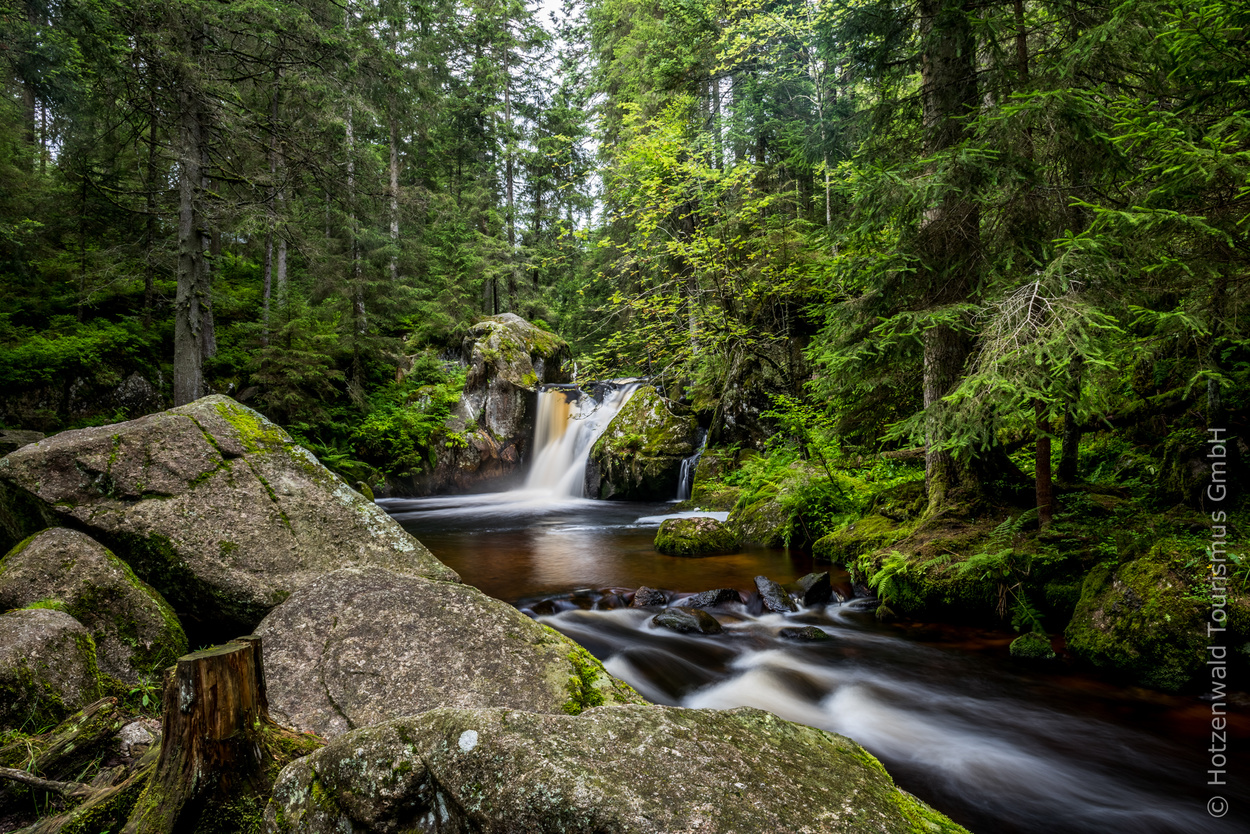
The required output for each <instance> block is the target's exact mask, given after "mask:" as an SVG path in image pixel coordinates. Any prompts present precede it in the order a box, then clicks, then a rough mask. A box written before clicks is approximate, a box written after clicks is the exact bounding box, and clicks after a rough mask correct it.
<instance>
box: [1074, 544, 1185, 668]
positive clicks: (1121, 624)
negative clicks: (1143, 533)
mask: <svg viewBox="0 0 1250 834" xmlns="http://www.w3.org/2000/svg"><path fill="white" fill-rule="evenodd" d="M1183 558H1184V557H1183V556H1182V557H1180V558H1176V559H1174V558H1173V554H1171V553H1169V552H1168V550H1167V548H1166V547H1165V546H1163V545H1156V546H1155V547H1154V548H1152V549H1151V551H1150V553H1148V554H1147V555H1145V556H1143V557H1141V558H1139V559H1134V560H1132V561H1131V562H1126V563H1124V564H1122V565H1119V566H1115V565H1113V564H1110V563H1103V564H1101V565H1098V566H1097V567H1095V568H1094V569H1093V570H1092V571H1090V572H1089V575H1088V576H1086V577H1085V584H1084V586H1083V587H1082V590H1081V600H1080V602H1078V603H1077V606H1076V612H1075V613H1074V614H1073V615H1072V621H1071V622H1070V623H1069V624H1068V628H1067V632H1066V636H1067V641H1068V650H1069V651H1071V652H1072V654H1074V655H1075V656H1076V657H1078V658H1080V659H1081V660H1084V661H1086V662H1088V663H1091V664H1093V665H1094V666H1098V667H1101V668H1104V669H1107V670H1108V671H1115V672H1117V673H1118V674H1120V675H1122V676H1124V677H1127V678H1129V679H1131V680H1133V681H1134V682H1137V683H1141V684H1144V685H1146V686H1152V687H1155V688H1158V689H1163V690H1168V691H1175V690H1177V689H1180V688H1181V687H1183V686H1184V685H1185V684H1186V683H1188V682H1189V680H1190V679H1191V678H1192V677H1193V676H1194V675H1195V674H1196V673H1197V672H1198V670H1200V669H1201V668H1202V666H1203V663H1204V662H1205V661H1206V660H1207V657H1206V646H1207V637H1206V629H1205V625H1206V622H1205V616H1204V615H1205V613H1206V612H1205V611H1204V606H1203V604H1202V603H1201V602H1199V601H1197V600H1195V599H1194V598H1193V595H1192V594H1191V593H1190V586H1189V583H1188V582H1187V581H1186V580H1185V578H1184V577H1183V575H1182V572H1183V570H1184V568H1183V567H1182V563H1181V559H1183Z"/></svg>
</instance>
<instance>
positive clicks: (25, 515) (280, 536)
mask: <svg viewBox="0 0 1250 834" xmlns="http://www.w3.org/2000/svg"><path fill="white" fill-rule="evenodd" d="M49 522H51V523H49ZM58 523H70V524H72V526H75V527H79V528H81V529H84V530H85V531H87V532H88V533H90V535H91V536H92V537H93V538H95V539H96V540H98V541H99V542H101V543H102V544H104V545H105V546H107V547H108V548H109V549H110V550H112V551H113V552H114V553H116V554H117V555H118V556H119V557H120V558H121V559H122V560H123V561H125V562H126V563H127V564H129V565H130V566H131V568H133V569H134V571H135V573H136V574H138V575H139V577H140V578H142V579H143V580H145V581H146V582H148V583H150V584H151V585H152V586H153V587H155V588H156V589H157V590H158V591H159V592H160V593H161V594H162V595H163V596H164V597H165V599H166V600H168V601H169V603H170V604H171V605H173V607H174V610H175V611H176V612H177V613H178V614H179V616H180V617H181V618H182V619H183V623H184V625H186V624H187V623H188V621H191V622H196V623H199V624H200V628H201V629H202V631H203V632H205V633H204V634H203V635H202V639H203V638H207V639H205V642H208V640H211V639H213V638H220V637H223V636H225V637H228V636H233V635H236V634H239V633H246V632H248V631H251V629H252V628H253V627H254V626H255V625H256V623H258V622H260V620H261V618H262V617H263V616H264V615H265V614H266V613H267V612H269V611H270V610H271V609H272V608H273V607H274V606H275V605H277V604H278V603H280V602H281V601H282V600H284V599H286V597H287V596H288V595H289V594H290V593H291V592H292V591H294V590H295V589H296V588H299V587H301V586H303V585H304V584H306V583H307V582H309V581H310V580H311V579H313V578H315V577H317V576H321V575H322V574H324V573H326V572H328V571H330V570H334V569H336V568H339V567H343V566H345V565H376V566H379V567H384V568H387V569H389V570H393V571H397V572H405V573H412V574H417V575H423V576H428V577H431V578H435V579H448V580H455V579H458V577H457V576H456V574H455V572H454V571H452V570H451V569H450V568H448V567H447V566H446V565H444V564H442V563H441V562H439V561H438V560H437V559H435V558H434V557H433V556H432V555H431V554H430V552H429V551H428V550H427V549H426V548H425V547H424V546H423V545H422V544H421V543H420V542H418V541H417V540H416V539H414V538H413V537H412V536H411V535H409V534H408V533H407V532H405V531H404V529H403V528H402V527H400V526H399V525H398V524H397V523H396V522H394V521H393V520H391V519H390V518H389V517H388V516H387V515H386V513H385V512H383V511H382V510H381V509H379V508H378V507H377V506H376V505H374V504H373V503H372V502H371V501H368V500H367V499H365V498H364V496H362V495H361V494H360V493H358V492H356V491H355V490H353V489H351V488H350V487H349V486H348V485H347V484H345V483H344V482H343V481H342V480H340V479H339V478H338V477H336V476H335V475H333V474H331V473H330V472H329V470H327V469H326V468H325V467H323V466H322V465H321V464H320V463H318V462H317V459H316V458H315V457H313V456H312V454H311V453H309V452H308V451H307V450H306V449H304V448H302V447H301V446H298V445H296V444H295V442H294V441H292V440H291V437H290V436H289V435H288V434H287V433H286V432H285V431H283V430H282V429H281V428H279V427H278V426H276V425H274V424H273V423H271V422H269V421H268V420H267V419H265V418H264V417H263V416H262V415H260V414H258V413H257V412H255V411H252V410H251V409H250V408H247V407H246V406H242V405H239V404H238V403H236V402H234V401H233V400H231V399H230V398H228V397H223V396H211V397H204V398H203V399H200V400H197V401H195V402H193V403H190V404H188V405H185V406H182V407H180V408H175V409H171V410H169V411H165V412H161V413H159V414H153V415H150V416H147V417H142V418H140V419H138V420H132V421H130V422H127V423H118V424H116V425H113V426H101V427H97V428H88V429H79V430H76V431H67V432H62V433H61V434H58V435H56V436H54V437H50V438H48V439H46V440H43V441H40V442H39V443H36V444H34V445H31V446H26V447H24V448H22V449H19V450H18V451H16V452H14V453H12V454H10V455H9V456H8V457H5V458H3V459H0V524H3V526H4V528H5V531H4V532H6V533H7V534H8V536H9V538H10V541H11V542H15V541H17V540H19V539H21V538H24V537H25V536H27V535H30V534H31V533H33V532H36V531H37V530H39V529H41V528H43V527H47V526H57V524H58Z"/></svg>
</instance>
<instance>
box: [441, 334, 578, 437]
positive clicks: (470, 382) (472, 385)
mask: <svg viewBox="0 0 1250 834" xmlns="http://www.w3.org/2000/svg"><path fill="white" fill-rule="evenodd" d="M461 354H462V356H463V359H464V361H465V363H466V364H467V365H468V366H469V376H468V379H467V380H466V382H465V385H464V394H463V395H462V397H461V400H460V410H461V412H462V414H461V416H463V417H464V418H465V419H466V420H468V421H470V422H476V423H477V424H478V425H479V426H481V427H482V428H484V429H486V430H487V431H488V432H490V433H491V434H493V435H495V436H496V437H504V438H509V439H511V440H512V441H513V442H514V443H516V444H517V445H518V447H519V448H520V449H521V451H522V453H524V452H525V451H527V450H528V443H529V441H530V438H531V436H532V435H533V420H534V410H535V406H534V403H535V392H536V391H537V390H538V386H539V385H543V384H545V383H549V382H567V381H568V377H567V375H566V374H564V372H563V371H562V369H561V366H562V365H563V364H564V362H565V361H566V360H568V359H569V358H570V356H571V354H570V352H569V346H568V345H567V344H566V343H565V342H564V340H562V339H561V338H560V337H559V336H556V335H555V334H554V333H548V332H547V331H546V330H542V329H541V328H538V327H535V326H534V325H532V324H530V323H529V322H527V321H526V320H525V319H523V318H521V317H520V316H518V315H515V314H513V313H503V314H501V315H498V316H491V317H490V318H487V319H484V320H482V321H480V322H478V323H477V324H475V325H473V326H472V327H471V328H469V335H468V336H466V337H465V339H464V344H463V345H462V347H461Z"/></svg>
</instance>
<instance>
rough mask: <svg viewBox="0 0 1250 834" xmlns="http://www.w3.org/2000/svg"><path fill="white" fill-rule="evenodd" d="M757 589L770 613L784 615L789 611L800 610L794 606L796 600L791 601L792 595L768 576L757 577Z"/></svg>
mask: <svg viewBox="0 0 1250 834" xmlns="http://www.w3.org/2000/svg"><path fill="white" fill-rule="evenodd" d="M755 587H756V588H757V589H758V590H759V592H760V598H761V599H762V600H763V601H764V607H765V608H767V609H768V610H769V611H772V612H774V613H777V614H784V613H786V612H789V611H798V610H799V607H798V606H797V605H795V604H794V600H792V599H790V594H789V593H787V592H786V589H785V588H783V587H781V585H779V584H778V583H776V582H774V581H773V580H771V579H769V578H768V577H767V576H757V577H755Z"/></svg>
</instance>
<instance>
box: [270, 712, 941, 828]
mask: <svg viewBox="0 0 1250 834" xmlns="http://www.w3.org/2000/svg"><path fill="white" fill-rule="evenodd" d="M265 818H266V828H267V831H269V832H271V833H272V834H277V833H278V832H307V833H308V834H314V833H315V834H331V832H340V831H346V830H359V831H401V830H404V831H408V830H421V831H434V830H437V831H439V832H442V834H460V832H465V833H466V834H467V832H476V833H477V834H503V832H514V831H524V832H527V834H548V833H549V834H556V832H559V834H579V833H580V834H591V832H606V831H611V832H618V833H619V834H659V832H678V831H686V832H689V831H698V832H701V834H728V832H765V831H768V832H772V831H778V832H780V831H785V832H793V834H814V833H815V832H869V831H872V832H882V833H883V834H888V833H893V832H897V833H898V834H902V833H903V832H907V834H914V833H915V832H933V833H934V834H941V833H942V832H962V831H963V830H964V829H962V828H961V827H960V826H958V825H956V824H955V823H953V822H951V821H950V820H949V819H947V818H946V817H944V816H942V815H941V814H939V813H937V812H936V811H934V810H933V809H932V808H930V807H928V806H927V805H925V804H924V803H922V802H920V801H919V800H918V799H916V798H915V797H913V796H912V795H910V794H908V793H905V792H903V791H901V790H899V788H897V787H896V786H895V785H894V783H893V781H892V780H891V779H890V776H889V774H887V773H886V771H885V769H884V768H882V766H881V765H880V763H879V762H877V760H876V759H874V758H873V757H872V756H871V755H870V754H869V753H867V752H866V751H865V750H864V749H863V748H862V747H860V746H859V745H857V744H856V743H855V742H853V741H851V740H850V739H848V738H845V737H843V736H838V735H834V734H832V733H827V732H824V731H822V730H817V729H814V728H812V727H805V726H802V725H799V724H793V723H790V722H788V721H783V720H782V719H780V718H777V717H776V716H774V715H771V714H769V713H767V712H764V711H762V710H758V709H751V708H747V707H742V708H738V709H733V710H724V711H720V710H695V709H682V708H679V707H662V706H652V705H647V706H617V707H603V708H600V709H595V710H591V711H589V712H587V713H585V714H584V715H581V716H578V717H576V718H571V717H568V716H560V715H536V714H533V713H525V712H517V711H513V710H506V709H481V710H462V709H440V710H435V711H432V712H427V713H425V714H423V715H419V716H414V717H410V718H400V719H396V720H394V721H390V722H387V723H385V724H381V725H378V726H376V727H369V728H366V729H364V730H360V731H358V732H355V733H351V734H350V735H347V736H344V737H342V738H340V739H338V740H336V741H334V742H332V743H331V744H329V745H328V746H326V747H325V748H323V749H322V750H319V751H317V752H316V753H313V754H312V755H311V756H308V757H307V758H304V759H301V760H299V761H297V762H293V763H292V764H290V765H288V766H287V767H286V768H285V769H284V770H283V771H282V773H281V775H280V776H279V777H278V781H277V784H276V785H275V786H274V792H273V801H272V802H271V803H270V805H269V808H268V810H267V811H266V815H265Z"/></svg>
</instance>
